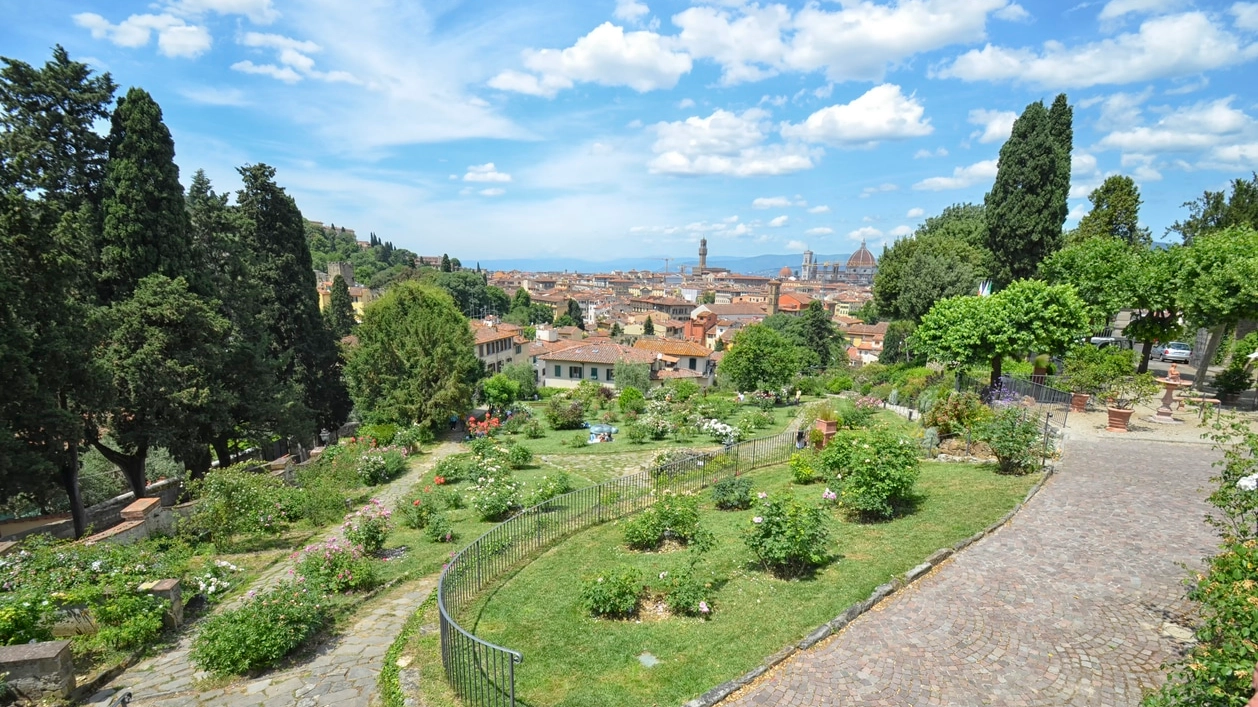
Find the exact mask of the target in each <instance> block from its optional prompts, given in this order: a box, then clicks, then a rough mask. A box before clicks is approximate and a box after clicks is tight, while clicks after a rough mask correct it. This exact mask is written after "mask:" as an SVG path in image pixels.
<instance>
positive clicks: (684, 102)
mask: <svg viewBox="0 0 1258 707" xmlns="http://www.w3.org/2000/svg"><path fill="white" fill-rule="evenodd" d="M677 107H678V108H681V109H682V110H685V109H686V108H694V107H695V102H694V100H692V99H690V98H683V99H681V100H680V101H678V102H677Z"/></svg>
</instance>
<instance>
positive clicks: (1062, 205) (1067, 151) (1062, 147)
mask: <svg viewBox="0 0 1258 707" xmlns="http://www.w3.org/2000/svg"><path fill="white" fill-rule="evenodd" d="M1048 129H1049V132H1050V133H1051V134H1052V136H1053V143H1054V144H1055V145H1057V149H1058V154H1057V180H1056V182H1055V184H1054V187H1055V189H1056V193H1055V194H1054V196H1053V203H1054V206H1055V207H1056V209H1057V211H1056V214H1057V218H1058V221H1059V222H1060V223H1063V224H1064V223H1065V222H1066V217H1067V216H1068V215H1070V204H1069V203H1067V200H1068V199H1069V197H1070V159H1071V155H1073V154H1074V135H1075V131H1074V109H1073V108H1071V107H1070V103H1069V101H1067V99H1066V94H1064V93H1059V94H1057V97H1056V98H1054V99H1053V105H1052V106H1051V107H1049V109H1048Z"/></svg>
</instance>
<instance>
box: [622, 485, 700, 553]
mask: <svg viewBox="0 0 1258 707" xmlns="http://www.w3.org/2000/svg"><path fill="white" fill-rule="evenodd" d="M700 533H701V529H700V527H699V498H698V496H689V495H687V496H681V495H678V494H675V493H672V492H669V491H665V492H664V495H663V496H661V497H660V498H659V499H657V500H656V501H655V503H653V504H651V506H650V507H649V508H647V509H646V510H644V511H642V512H641V513H638V514H637V515H635V516H633V517H632V518H630V519H629V520H628V521H626V522H625V544H626V545H628V546H629V547H630V548H631V549H634V550H656V549H658V548H659V547H660V545H662V544H663V543H664V541H665V540H673V541H676V542H679V543H682V544H686V543H689V542H690V541H692V540H694V539H695V538H696V537H697V536H698V535H699V534H700Z"/></svg>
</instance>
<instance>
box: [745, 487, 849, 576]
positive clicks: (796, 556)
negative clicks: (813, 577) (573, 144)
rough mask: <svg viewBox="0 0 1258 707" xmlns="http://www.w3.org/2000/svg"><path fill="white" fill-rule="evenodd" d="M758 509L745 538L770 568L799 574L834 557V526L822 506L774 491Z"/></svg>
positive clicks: (776, 573) (782, 574)
mask: <svg viewBox="0 0 1258 707" xmlns="http://www.w3.org/2000/svg"><path fill="white" fill-rule="evenodd" d="M754 512H755V514H756V515H755V516H753V517H752V518H751V519H750V520H749V521H748V527H747V529H746V530H745V531H744V534H743V540H744V541H745V542H746V543H747V548H748V549H750V550H751V551H752V553H754V554H755V556H756V557H757V558H758V559H759V560H760V564H761V565H762V566H763V567H764V569H765V570H766V571H769V572H772V573H774V574H775V575H778V576H779V577H798V576H800V575H804V574H807V573H809V572H811V571H812V570H813V569H815V568H817V567H820V566H822V565H824V564H826V563H827V562H829V561H830V529H829V527H827V523H826V512H825V510H823V509H822V508H821V507H819V506H808V505H805V504H803V503H800V502H799V501H797V500H795V499H794V498H792V497H790V496H787V495H783V494H773V495H770V496H769V497H767V498H765V499H763V500H762V501H761V502H760V503H759V504H758V505H757V506H755V508H754Z"/></svg>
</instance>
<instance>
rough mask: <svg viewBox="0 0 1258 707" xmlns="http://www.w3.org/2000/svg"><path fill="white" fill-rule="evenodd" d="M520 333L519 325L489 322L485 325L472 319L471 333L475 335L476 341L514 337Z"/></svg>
mask: <svg viewBox="0 0 1258 707" xmlns="http://www.w3.org/2000/svg"><path fill="white" fill-rule="evenodd" d="M520 333H521V329H520V327H518V326H516V325H514V324H491V325H488V326H486V325H485V324H483V323H481V322H480V321H479V320H473V321H472V334H474V335H475V337H476V343H478V344H483V343H485V342H488V341H497V340H498V339H506V338H508V337H516V336H519V335H520Z"/></svg>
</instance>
